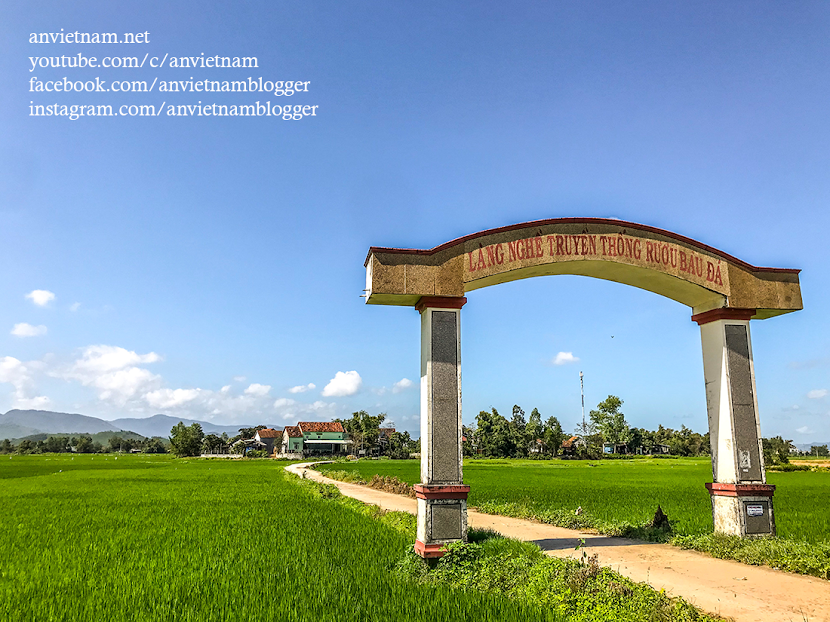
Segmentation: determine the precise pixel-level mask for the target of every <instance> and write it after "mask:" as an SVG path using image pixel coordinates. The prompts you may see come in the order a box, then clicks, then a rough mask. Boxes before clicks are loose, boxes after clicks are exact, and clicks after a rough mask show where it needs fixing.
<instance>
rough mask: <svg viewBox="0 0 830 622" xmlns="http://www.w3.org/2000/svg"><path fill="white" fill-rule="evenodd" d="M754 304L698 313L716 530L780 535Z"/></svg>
mask: <svg viewBox="0 0 830 622" xmlns="http://www.w3.org/2000/svg"><path fill="white" fill-rule="evenodd" d="M754 314H755V310H754V309H726V308H725V309H714V310H712V311H707V312H706V313H700V314H698V315H693V316H692V319H693V320H694V321H695V322H697V323H698V324H699V325H700V337H701V343H702V346H703V375H704V379H705V381H706V407H707V410H708V414H709V443H710V446H711V451H712V477H713V483H711V484H707V485H706V488H707V489H708V490H709V493H710V494H711V496H712V517H713V520H714V525H715V531H716V532H718V533H725V534H730V535H736V536H769V535H773V536H774V535H775V515H774V513H773V508H772V495H773V493H774V491H775V486H770V485H767V483H766V473H765V471H764V451H763V446H762V444H761V426H760V424H759V421H758V398H757V393H756V390H755V368H754V365H753V362H752V342H751V339H750V332H749V320H750V318H751V317H752V316H753V315H754Z"/></svg>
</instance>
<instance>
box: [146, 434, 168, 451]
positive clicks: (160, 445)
mask: <svg viewBox="0 0 830 622" xmlns="http://www.w3.org/2000/svg"><path fill="white" fill-rule="evenodd" d="M142 451H143V452H144V453H145V454H166V453H167V447H166V446H165V444H164V440H162V439H161V438H160V437H158V436H154V437H153V438H148V439H147V442H146V443H144V449H142Z"/></svg>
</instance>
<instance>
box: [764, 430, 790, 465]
mask: <svg viewBox="0 0 830 622" xmlns="http://www.w3.org/2000/svg"><path fill="white" fill-rule="evenodd" d="M761 444H762V445H763V447H764V464H767V465H770V464H787V463H788V462H789V461H790V445H791V444H792V440H788V441H786V440H784V439H783V438H782V437H780V436H774V437H772V438H762V439H761Z"/></svg>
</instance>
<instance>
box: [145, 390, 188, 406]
mask: <svg viewBox="0 0 830 622" xmlns="http://www.w3.org/2000/svg"><path fill="white" fill-rule="evenodd" d="M199 393H201V389H158V390H156V391H150V392H149V393H146V394H145V395H144V399H145V400H147V403H148V404H150V406H152V407H153V408H175V407H176V406H181V405H182V404H186V403H187V402H192V401H193V400H195V399H196V398H197V397H199Z"/></svg>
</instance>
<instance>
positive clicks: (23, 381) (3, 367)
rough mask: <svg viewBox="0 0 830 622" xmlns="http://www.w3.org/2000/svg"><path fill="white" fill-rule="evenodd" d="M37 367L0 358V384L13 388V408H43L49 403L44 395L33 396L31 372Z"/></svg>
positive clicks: (14, 359) (13, 359)
mask: <svg viewBox="0 0 830 622" xmlns="http://www.w3.org/2000/svg"><path fill="white" fill-rule="evenodd" d="M38 367H39V365H38V364H37V363H23V362H21V361H19V360H17V359H16V358H14V357H13V356H4V357H3V358H0V383H9V384H11V385H12V386H13V387H14V407H15V408H24V409H25V408H43V407H44V406H46V405H47V404H48V403H49V398H48V397H46V396H45V395H35V393H36V391H35V383H34V380H33V378H32V370H33V369H37V368H38Z"/></svg>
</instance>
